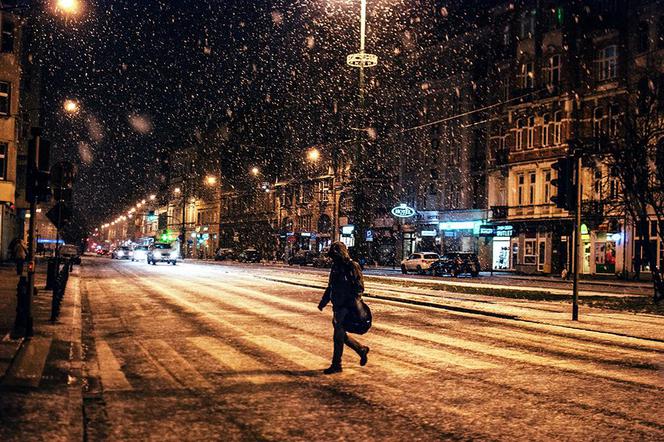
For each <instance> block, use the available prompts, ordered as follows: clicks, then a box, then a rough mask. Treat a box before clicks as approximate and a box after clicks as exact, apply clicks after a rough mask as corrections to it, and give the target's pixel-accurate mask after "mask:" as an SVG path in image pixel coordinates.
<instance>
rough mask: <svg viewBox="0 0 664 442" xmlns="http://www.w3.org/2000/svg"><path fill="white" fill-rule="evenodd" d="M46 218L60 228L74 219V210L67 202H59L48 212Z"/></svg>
mask: <svg viewBox="0 0 664 442" xmlns="http://www.w3.org/2000/svg"><path fill="white" fill-rule="evenodd" d="M46 218H48V219H49V221H51V222H52V223H53V225H54V226H55V227H56V228H57V229H58V230H60V229H62V228H63V227H64V226H65V225H66V224H68V223H69V222H70V221H71V219H72V211H71V209H70V208H69V206H68V205H67V204H66V203H63V202H61V201H60V202H58V203H56V204H55V206H53V207H52V208H51V210H49V211H48V212H46Z"/></svg>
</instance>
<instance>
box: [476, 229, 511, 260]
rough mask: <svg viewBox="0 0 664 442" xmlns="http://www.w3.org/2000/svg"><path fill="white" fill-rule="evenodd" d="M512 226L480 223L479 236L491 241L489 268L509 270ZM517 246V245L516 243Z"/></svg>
mask: <svg viewBox="0 0 664 442" xmlns="http://www.w3.org/2000/svg"><path fill="white" fill-rule="evenodd" d="M513 233H514V227H513V226H512V225H511V224H506V225H499V226H493V225H486V224H485V225H482V226H480V232H479V235H480V237H483V238H485V240H486V241H487V242H490V243H491V268H492V269H493V270H511V269H512V262H511V255H512V254H511V248H512V235H513ZM517 247H518V245H517Z"/></svg>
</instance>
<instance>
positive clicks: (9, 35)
mask: <svg viewBox="0 0 664 442" xmlns="http://www.w3.org/2000/svg"><path fill="white" fill-rule="evenodd" d="M0 26H2V29H0V32H1V35H0V52H4V53H11V52H14V20H13V19H12V17H11V15H9V14H2V24H1V25H0Z"/></svg>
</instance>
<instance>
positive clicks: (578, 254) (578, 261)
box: [572, 151, 583, 321]
mask: <svg viewBox="0 0 664 442" xmlns="http://www.w3.org/2000/svg"><path fill="white" fill-rule="evenodd" d="M574 161H576V167H575V169H576V171H575V173H574V180H575V182H576V195H574V196H575V198H576V212H575V217H576V219H575V222H574V229H575V231H574V238H575V241H574V282H573V285H572V321H578V320H579V274H580V273H581V266H582V265H583V259H582V258H583V255H582V251H583V245H582V244H583V243H582V241H581V204H582V202H583V189H582V176H583V174H582V171H581V167H582V158H581V152H578V151H577V152H574Z"/></svg>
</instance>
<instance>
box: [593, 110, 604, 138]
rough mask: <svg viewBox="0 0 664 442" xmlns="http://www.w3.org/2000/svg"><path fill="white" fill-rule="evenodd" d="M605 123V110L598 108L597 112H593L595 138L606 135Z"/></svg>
mask: <svg viewBox="0 0 664 442" xmlns="http://www.w3.org/2000/svg"><path fill="white" fill-rule="evenodd" d="M604 123H605V119H604V109H603V108H601V107H596V108H595V110H593V137H595V138H597V137H600V136H602V135H603V134H604V132H605V130H604V129H605V127H604Z"/></svg>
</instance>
